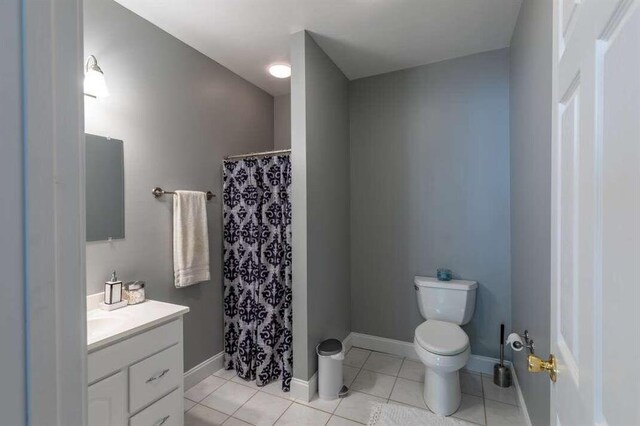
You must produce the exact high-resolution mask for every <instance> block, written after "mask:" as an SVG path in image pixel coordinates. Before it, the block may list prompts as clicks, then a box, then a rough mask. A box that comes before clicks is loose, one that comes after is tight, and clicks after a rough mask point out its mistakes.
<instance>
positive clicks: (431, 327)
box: [415, 320, 469, 356]
mask: <svg viewBox="0 0 640 426" xmlns="http://www.w3.org/2000/svg"><path fill="white" fill-rule="evenodd" d="M415 342H416V343H417V344H418V345H419V346H420V347H422V348H423V349H424V350H426V351H428V352H431V353H433V354H436V355H442V356H453V355H458V354H460V353H462V352H464V351H465V350H467V348H469V336H467V333H465V332H464V331H463V330H462V328H460V326H458V325H457V324H453V323H450V322H445V321H437V320H428V321H425V322H423V323H422V324H420V325H419V326H418V327H417V328H416V332H415Z"/></svg>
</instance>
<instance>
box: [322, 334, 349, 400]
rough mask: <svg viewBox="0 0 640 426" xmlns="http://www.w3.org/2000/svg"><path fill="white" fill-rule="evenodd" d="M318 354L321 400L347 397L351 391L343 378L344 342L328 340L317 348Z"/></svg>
mask: <svg viewBox="0 0 640 426" xmlns="http://www.w3.org/2000/svg"><path fill="white" fill-rule="evenodd" d="M316 353H317V354H318V395H319V396H320V398H321V399H326V400H332V399H337V398H342V397H344V396H346V394H347V392H348V391H349V389H348V388H347V387H346V386H345V385H344V380H343V377H342V361H343V360H344V353H343V351H342V342H340V340H337V339H328V340H325V341H324V342H322V343H320V344H319V345H318V346H316Z"/></svg>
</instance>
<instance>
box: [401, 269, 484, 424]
mask: <svg viewBox="0 0 640 426" xmlns="http://www.w3.org/2000/svg"><path fill="white" fill-rule="evenodd" d="M414 283H415V289H416V296H417V297H418V306H419V307H420V313H421V314H422V317H423V318H425V319H426V321H425V322H423V323H422V324H420V325H419V326H418V327H417V328H416V332H415V336H414V340H413V346H414V347H415V350H416V352H417V353H418V357H419V358H420V360H421V361H422V363H423V364H424V365H425V368H426V370H425V376H424V402H425V403H426V404H427V406H428V407H429V409H430V410H431V411H433V412H434V413H436V414H439V415H441V416H449V415H451V414H453V413H455V412H456V410H457V409H458V407H460V400H461V393H460V377H459V375H458V371H459V370H460V369H461V368H462V367H464V366H465V364H466V363H467V361H468V360H469V355H470V354H471V348H470V346H469V337H468V336H467V333H465V332H464V331H463V330H462V328H460V326H461V325H464V324H466V323H468V322H469V321H470V320H471V317H472V316H473V312H474V310H475V304H476V289H477V288H478V284H477V283H476V282H475V281H462V280H452V281H438V280H437V279H436V278H430V277H415V280H414Z"/></svg>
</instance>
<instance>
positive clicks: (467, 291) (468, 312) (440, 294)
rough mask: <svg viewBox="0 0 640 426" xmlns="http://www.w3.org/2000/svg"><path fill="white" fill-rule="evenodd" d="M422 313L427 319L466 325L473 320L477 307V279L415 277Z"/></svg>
mask: <svg viewBox="0 0 640 426" xmlns="http://www.w3.org/2000/svg"><path fill="white" fill-rule="evenodd" d="M414 284H415V289H416V296H417V298H418V307H419V308H420V314H422V317H423V318H424V319H426V320H432V319H434V320H440V321H447V322H452V323H454V324H458V325H464V324H466V323H468V322H469V321H471V317H472V316H473V312H474V311H475V308H476V289H477V288H478V283H476V282H475V281H465V280H451V281H438V279H437V278H432V277H415V279H414Z"/></svg>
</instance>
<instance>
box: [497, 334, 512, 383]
mask: <svg viewBox="0 0 640 426" xmlns="http://www.w3.org/2000/svg"><path fill="white" fill-rule="evenodd" d="M493 383H495V384H496V386H500V387H501V388H508V387H510V386H511V383H512V380H511V369H509V367H507V366H506V365H504V324H500V363H499V364H496V365H494V366H493Z"/></svg>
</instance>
